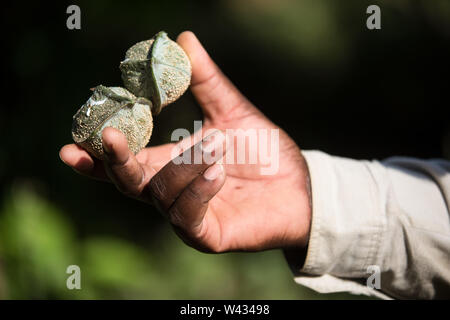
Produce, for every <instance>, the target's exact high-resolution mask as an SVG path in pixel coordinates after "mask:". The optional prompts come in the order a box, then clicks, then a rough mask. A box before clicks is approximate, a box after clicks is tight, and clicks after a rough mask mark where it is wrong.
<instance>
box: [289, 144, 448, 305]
mask: <svg viewBox="0 0 450 320" xmlns="http://www.w3.org/2000/svg"><path fill="white" fill-rule="evenodd" d="M303 153H304V156H305V158H306V161H307V163H308V168H309V171H310V175H311V186H312V198H313V206H312V207H313V212H312V224H311V235H310V240H309V245H308V252H307V256H306V260H305V264H304V266H303V268H302V269H301V270H294V272H295V280H296V282H298V283H300V284H302V285H305V286H307V287H309V288H311V289H313V290H316V291H318V292H322V293H330V292H341V291H347V292H351V293H355V294H365V295H374V296H378V297H380V298H386V299H388V298H402V299H408V298H413V299H414V298H419V299H421V298H425V299H432V298H450V218H449V206H450V162H447V161H444V160H428V161H424V160H418V159H412V158H390V159H387V160H385V161H383V162H378V161H357V160H352V159H345V158H339V157H332V156H329V155H327V154H325V153H323V152H320V151H304V152H303ZM369 266H378V267H379V268H380V271H381V273H380V280H381V281H380V285H381V286H380V289H379V290H376V289H371V288H369V287H368V286H367V285H366V281H367V278H368V277H369V276H370V275H371V273H368V267H369Z"/></svg>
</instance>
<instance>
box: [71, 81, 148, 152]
mask: <svg viewBox="0 0 450 320" xmlns="http://www.w3.org/2000/svg"><path fill="white" fill-rule="evenodd" d="M93 91H94V93H93V94H92V96H91V97H90V98H89V100H88V101H87V102H86V103H85V104H84V105H83V106H82V107H81V108H80V109H79V110H78V111H77V113H76V114H75V115H74V116H73V124H72V138H73V140H74V141H75V143H76V144H78V145H80V146H81V147H83V148H84V149H85V150H87V151H88V152H89V153H91V154H92V155H93V156H95V157H96V158H98V159H104V158H105V155H104V150H103V145H102V131H103V129H104V128H106V127H113V128H116V129H118V130H120V131H121V132H122V133H123V134H124V135H125V136H126V138H127V141H128V147H129V148H130V150H131V151H132V152H134V153H135V154H136V153H137V152H139V151H140V150H141V149H142V148H144V147H145V146H146V145H147V143H148V141H149V140H150V136H151V134H152V129H153V118H152V114H151V106H152V103H151V102H150V101H149V100H147V99H145V98H137V97H135V96H134V95H133V94H132V93H131V92H129V91H128V90H126V89H124V88H121V87H105V86H102V85H100V86H97V87H95V88H94V89H93Z"/></svg>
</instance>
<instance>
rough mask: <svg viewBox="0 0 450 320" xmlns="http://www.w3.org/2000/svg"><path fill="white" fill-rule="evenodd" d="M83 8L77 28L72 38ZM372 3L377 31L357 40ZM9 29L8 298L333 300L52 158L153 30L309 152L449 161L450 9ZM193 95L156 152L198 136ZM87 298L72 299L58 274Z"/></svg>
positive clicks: (302, 11) (157, 12) (96, 6)
mask: <svg viewBox="0 0 450 320" xmlns="http://www.w3.org/2000/svg"><path fill="white" fill-rule="evenodd" d="M69 4H77V5H79V6H80V8H81V12H82V29H81V30H78V31H69V30H67V28H66V25H65V23H66V18H67V15H66V13H65V12H66V8H67V6H68V5H69ZM369 4H378V5H380V7H381V8H382V30H379V31H369V30H367V29H366V28H365V19H366V17H367V15H366V14H365V10H366V8H367V6H368V5H369ZM2 20H3V21H4V22H5V23H6V26H7V28H8V32H6V34H5V35H4V38H5V39H4V43H5V44H6V45H5V50H4V51H6V53H7V54H8V58H7V59H4V60H3V61H2V62H3V63H4V68H3V70H4V72H3V73H2V76H3V77H4V80H5V81H4V83H6V88H5V89H6V90H5V93H4V96H3V102H2V105H3V107H2V108H1V109H0V135H1V137H2V143H1V144H0V181H1V182H2V183H1V186H0V196H1V198H0V201H2V203H1V208H0V297H1V298H67V299H72V298H77V299H78V298H80V299H85V298H97V299H104V298H137V299H146V298H150V299H151V298H157V299H164V298H193V299H195V298H224V299H227V298H255V299H258V298H269V299H270V298H273V299H280V298H287V299H301V298H325V299H327V298H341V297H347V296H342V295H319V294H316V293H313V292H312V291H310V290H308V289H305V288H302V287H300V286H298V285H296V284H295V283H294V282H293V280H292V275H291V274H290V271H289V269H288V267H287V265H286V263H285V261H284V258H283V256H282V254H281V252H279V251H269V252H262V253H255V254H243V253H233V254H223V255H207V254H203V253H199V252H196V251H194V250H193V249H191V248H188V247H187V246H185V245H184V244H183V243H182V242H181V241H180V240H179V239H178V238H177V237H176V236H175V235H174V234H173V233H172V231H171V229H170V227H169V226H168V225H167V224H166V222H165V221H164V219H163V218H162V217H160V216H159V214H158V213H157V212H156V211H155V210H154V209H153V208H151V207H150V206H148V205H146V204H143V203H139V202H136V201H133V200H131V199H127V198H126V197H124V196H121V195H119V194H118V192H117V190H115V188H114V187H113V186H112V185H108V184H104V183H101V182H97V181H91V180H88V179H87V178H85V177H81V176H79V175H76V174H75V173H74V172H72V171H71V170H70V169H68V168H67V167H66V166H65V165H64V164H63V163H61V161H60V160H59V158H58V150H59V148H60V147H61V146H62V145H63V144H65V143H68V142H70V141H71V137H70V126H71V120H72V119H71V117H72V115H73V114H74V113H75V111H76V110H77V109H78V107H79V106H80V105H81V104H82V103H84V101H86V99H87V98H88V96H89V90H88V89H89V88H91V87H94V86H96V85H98V84H104V85H117V84H120V83H121V80H120V72H119V70H118V63H119V61H120V60H121V59H122V58H123V54H124V52H125V50H126V49H127V48H128V47H129V46H130V45H132V44H133V43H135V42H137V41H140V40H143V39H147V38H149V37H151V36H152V35H153V34H155V33H156V32H158V31H160V30H165V31H167V32H168V33H169V35H170V36H171V37H172V38H175V37H176V35H177V34H178V33H179V32H181V31H183V30H186V29H189V30H193V31H194V32H195V33H196V34H197V35H198V37H199V38H200V39H201V41H202V42H203V44H204V45H205V47H206V48H207V50H208V51H209V52H210V54H211V56H212V57H213V58H214V59H215V60H216V62H217V63H218V65H219V66H221V68H222V69H223V70H224V72H225V73H226V74H227V75H228V76H229V77H230V78H231V79H232V80H233V82H234V83H235V84H236V85H237V86H238V87H239V88H240V89H241V91H242V92H243V93H244V94H245V95H247V96H248V97H249V99H250V100H251V101H253V102H254V103H255V104H256V105H257V106H258V107H259V108H260V109H261V110H262V111H263V112H264V113H265V114H266V115H267V116H268V117H269V118H270V119H272V120H273V121H274V122H276V123H277V124H278V125H280V126H281V127H282V128H284V129H285V130H286V131H287V132H288V133H289V134H290V135H291V136H292V138H293V139H294V140H295V141H296V142H298V144H299V145H300V146H301V147H302V148H304V149H313V148H314V149H320V150H323V151H326V152H329V153H331V154H336V155H341V156H348V157H354V158H366V159H373V158H377V159H382V158H384V157H387V156H390V155H408V156H416V157H447V158H450V121H449V119H450V117H449V112H448V97H447V96H446V92H447V91H448V80H447V78H448V70H450V68H449V67H450V66H449V64H450V62H449V60H448V57H449V56H450V45H449V43H450V42H449V38H450V24H449V21H450V2H448V1H446V0H435V1H425V0H421V1H419V0H417V1H409V0H401V1H400V0H399V1H395V2H393V1H361V0H352V1H334V0H304V1H293V0H281V1H280V0H251V1H250V0H249V1H237V0H233V1H225V0H224V1H196V2H188V1H182V0H178V1H133V2H131V1H106V0H102V1H100V0H99V1H76V2H70V3H69V2H65V1H61V2H58V3H52V2H48V3H42V2H39V3H38V2H30V3H27V4H23V3H22V2H21V3H9V4H7V5H6V7H5V8H4V10H3V15H2ZM200 119H201V112H200V110H199V108H198V106H197V105H196V102H195V100H194V98H193V96H192V95H191V94H190V93H187V94H185V95H184V96H183V97H182V98H181V99H180V100H179V101H177V102H176V103H175V104H174V105H173V106H170V107H169V108H167V109H166V110H164V112H162V113H161V115H160V116H159V117H158V118H157V119H156V123H155V131H154V136H153V137H152V141H151V144H152V145H156V144H160V143H164V142H168V141H169V137H170V133H171V132H172V131H173V129H175V128H179V127H184V128H187V129H189V130H193V120H200ZM70 264H77V265H79V266H80V267H81V270H82V290H80V291H69V290H67V289H66V287H65V280H66V278H67V274H66V273H65V270H66V267H67V266H68V265H70Z"/></svg>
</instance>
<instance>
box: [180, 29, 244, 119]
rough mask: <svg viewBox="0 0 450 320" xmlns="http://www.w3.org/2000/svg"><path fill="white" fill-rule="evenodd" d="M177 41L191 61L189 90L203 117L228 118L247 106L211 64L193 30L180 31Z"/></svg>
mask: <svg viewBox="0 0 450 320" xmlns="http://www.w3.org/2000/svg"><path fill="white" fill-rule="evenodd" d="M177 42H178V44H179V45H180V46H181V47H182V48H183V49H184V50H185V51H186V53H187V55H188V56H189V60H190V61H191V65H192V81H191V90H192V93H193V94H194V96H195V98H196V99H197V101H198V103H199V104H200V106H201V107H202V109H203V112H204V114H205V117H206V118H209V119H212V120H214V119H217V118H221V117H224V116H225V115H226V116H227V117H228V118H229V117H230V116H237V115H236V113H237V114H239V113H240V112H242V111H244V110H245V109H246V108H250V107H251V104H250V102H249V101H248V100H247V99H246V98H245V97H244V96H243V95H242V94H241V93H240V92H239V90H238V89H237V88H236V87H235V86H234V85H233V84H232V83H231V81H230V80H229V79H228V78H227V77H226V76H225V75H224V74H223V73H222V71H221V70H220V69H219V67H218V66H217V65H216V64H215V63H214V61H213V60H212V59H211V57H210V56H209V55H208V53H207V52H206V50H205V48H203V46H202V45H201V43H200V41H199V40H198V39H197V37H196V36H195V35H194V33H192V32H191V31H185V32H183V33H181V34H180V35H179V36H178V38H177ZM230 113H231V114H230Z"/></svg>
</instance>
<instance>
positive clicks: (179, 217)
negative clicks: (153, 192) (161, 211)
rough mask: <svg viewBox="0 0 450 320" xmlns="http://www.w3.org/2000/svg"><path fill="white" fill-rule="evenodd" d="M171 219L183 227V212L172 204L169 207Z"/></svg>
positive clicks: (173, 222)
mask: <svg viewBox="0 0 450 320" xmlns="http://www.w3.org/2000/svg"><path fill="white" fill-rule="evenodd" d="M168 214H169V221H170V222H171V223H172V224H174V225H176V226H178V227H183V220H184V219H183V214H182V213H181V211H180V209H179V207H178V206H176V205H175V206H172V208H170V209H169V212H168Z"/></svg>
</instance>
